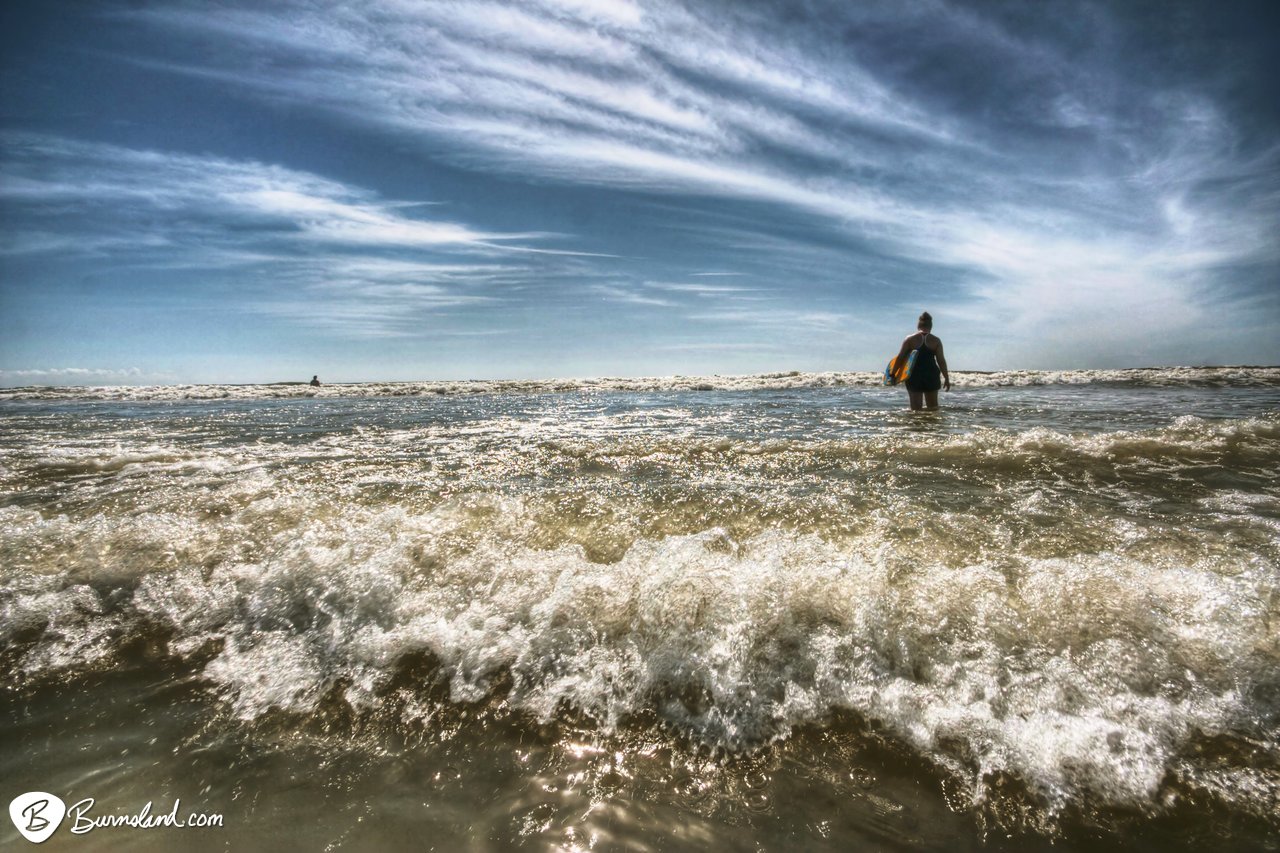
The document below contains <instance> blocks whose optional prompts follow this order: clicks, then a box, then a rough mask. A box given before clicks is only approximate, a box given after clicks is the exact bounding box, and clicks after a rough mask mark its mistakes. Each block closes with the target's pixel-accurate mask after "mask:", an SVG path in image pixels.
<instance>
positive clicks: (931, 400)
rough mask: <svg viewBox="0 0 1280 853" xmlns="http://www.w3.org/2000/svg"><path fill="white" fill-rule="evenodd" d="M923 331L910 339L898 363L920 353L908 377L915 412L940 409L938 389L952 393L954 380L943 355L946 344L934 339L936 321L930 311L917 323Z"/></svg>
mask: <svg viewBox="0 0 1280 853" xmlns="http://www.w3.org/2000/svg"><path fill="white" fill-rule="evenodd" d="M916 328H917V329H919V331H918V332H916V333H915V334H914V335H907V337H906V339H905V340H903V342H902V349H901V350H899V352H898V358H897V361H898V363H901V362H902V360H903V359H905V358H909V357H910V356H911V352H912V350H918V351H919V352H917V354H916V363H915V366H914V367H912V368H911V375H910V376H908V377H907V382H906V385H907V398H908V399H909V400H910V401H911V408H912V409H936V408H938V388H940V387H941V388H945V389H946V390H948V391H950V390H951V377H950V375H948V373H947V360H946V358H945V357H944V356H943V355H942V341H941V340H940V339H939V338H937V337H936V336H934V335H933V334H931V333H932V331H933V317H931V316H929V312H928V311H926V312H924V313H923V314H921V315H920V320H919V321H918V322H917V323H916Z"/></svg>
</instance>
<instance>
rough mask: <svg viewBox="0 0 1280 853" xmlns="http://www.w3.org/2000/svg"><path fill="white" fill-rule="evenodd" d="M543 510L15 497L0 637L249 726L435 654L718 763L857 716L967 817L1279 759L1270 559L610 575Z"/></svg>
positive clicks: (28, 651)
mask: <svg viewBox="0 0 1280 853" xmlns="http://www.w3.org/2000/svg"><path fill="white" fill-rule="evenodd" d="M534 523H535V520H534V518H533V514H532V513H530V512H529V510H528V508H527V507H525V506H523V505H522V502H521V501H520V500H518V499H515V498H489V499H488V501H487V507H486V508H484V509H480V508H478V507H476V506H475V505H472V506H471V507H470V508H466V507H464V506H461V505H459V504H456V503H446V504H443V505H440V506H438V507H436V508H434V509H432V510H430V511H426V512H421V513H419V512H411V511H409V510H407V509H406V508H405V507H402V506H396V507H390V508H372V507H364V508H361V507H350V506H349V507H346V508H345V509H344V511H342V512H340V513H335V512H331V511H328V510H326V509H324V508H318V507H316V506H315V504H314V503H313V502H312V501H310V500H308V499H306V498H305V497H304V496H289V495H287V494H286V495H278V496H276V497H272V498H261V499H259V500H254V501H251V502H249V503H248V504H247V505H246V506H245V507H244V508H243V509H242V510H241V511H240V512H239V513H237V514H235V515H233V516H231V517H229V518H226V519H224V520H222V521H220V522H218V523H216V524H215V523H206V524H203V525H199V524H193V523H192V519H191V517H190V516H184V515H181V514H178V513H150V514H141V515H139V514H131V515H129V516H127V517H123V518H115V519H97V520H95V521H93V522H91V523H88V524H85V523H82V522H75V521H73V520H71V519H68V518H65V517H55V518H45V517H44V516H42V515H41V514H40V513H37V512H34V511H29V510H20V509H17V508H12V507H11V508H7V509H3V510H0V531H3V534H4V535H3V541H0V547H2V548H3V549H4V551H5V552H6V553H7V554H8V555H9V556H10V557H11V560H10V561H9V562H8V563H7V568H6V570H5V572H4V574H3V581H2V582H0V617H2V618H0V626H2V627H0V639H2V640H3V646H4V647H5V649H6V658H7V660H8V661H9V668H10V675H11V676H12V677H16V678H18V679H19V680H21V681H30V680H31V679H39V678H41V677H44V676H49V675H54V674H57V673H59V672H62V671H66V670H75V669H79V668H84V667H90V666H104V665H108V666H109V665H110V662H111V660H112V658H113V655H115V654H116V653H117V652H118V650H119V649H120V648H121V647H122V646H126V645H128V644H130V643H138V642H147V643H152V644H159V645H161V646H163V647H165V648H166V649H167V654H169V655H173V656H176V657H177V658H179V659H184V660H188V661H189V662H191V664H192V665H193V666H195V667H197V669H198V671H199V672H200V674H201V676H202V678H203V679H205V680H206V681H207V683H208V684H209V685H210V686H211V688H212V689H213V690H214V691H215V692H216V693H217V694H218V695H219V696H221V697H222V698H223V699H224V700H225V701H226V703H227V705H228V707H229V708H230V709H231V711H232V713H234V714H235V715H237V716H239V717H241V718H244V719H246V720H253V719H255V718H258V717H260V716H262V715H265V714H268V713H271V712H273V711H286V712H289V713H295V714H307V713H312V712H315V711H316V710H317V709H318V707H319V705H320V703H321V702H322V700H323V699H324V698H325V697H329V696H332V695H334V692H335V691H337V694H338V695H339V696H341V698H342V700H343V701H345V702H346V703H348V704H349V705H350V706H351V707H353V708H355V709H365V710H370V709H376V708H377V707H379V706H380V705H381V704H382V703H383V702H385V701H386V699H387V696H388V691H389V690H390V689H391V685H392V684H393V683H394V682H395V680H396V679H397V678H398V676H399V673H400V668H401V666H402V663H403V662H404V661H406V660H410V659H421V658H423V657H424V656H425V658H427V659H429V660H431V661H433V662H434V664H433V666H434V671H433V673H432V678H433V679H434V680H436V681H439V682H441V683H443V684H446V685H447V695H448V698H449V701H451V702H454V703H460V704H469V703H475V702H478V701H481V700H484V699H486V698H487V697H490V696H492V695H494V694H495V693H499V694H501V695H502V696H503V699H504V701H505V702H507V703H508V704H509V705H510V706H511V707H512V708H514V709H516V710H519V711H521V712H523V713H525V714H528V715H529V716H530V717H532V718H534V719H537V720H553V719H556V718H557V717H558V716H559V715H561V714H563V713H566V712H569V713H572V714H575V715H579V716H582V717H585V718H586V719H589V720H591V721H593V725H595V726H597V727H599V728H600V729H601V730H603V731H606V732H608V731H613V730H616V729H617V728H619V727H620V726H624V725H627V724H628V723H629V722H630V721H633V720H635V719H637V718H644V717H651V718H654V719H657V720H658V721H660V723H661V725H662V726H663V728H664V729H666V730H667V731H670V732H673V733H675V734H676V735H678V736H679V737H682V738H686V739H689V740H691V741H693V742H695V743H699V744H703V745H706V746H709V747H712V748H714V749H719V750H727V751H730V752H733V751H741V750H750V749H754V748H758V747H760V746H762V745H764V744H768V743H770V742H772V741H775V740H778V739H785V738H786V737H788V736H789V734H790V732H791V731H792V730H793V729H794V728H795V727H796V726H801V725H822V724H823V722H824V721H825V720H826V719H827V718H829V717H830V716H831V715H832V714H834V713H839V712H843V711H851V712H854V713H856V714H858V715H860V716H861V717H862V718H864V719H866V720H868V721H870V722H871V723H872V724H873V725H875V726H877V727H879V728H880V729H881V730H882V731H884V732H885V733H886V734H888V735H890V736H892V737H894V738H896V739H898V740H900V741H902V742H904V743H907V744H910V745H911V746H912V747H913V748H914V749H916V750H917V751H919V752H920V754H922V755H923V756H925V757H927V758H928V759H929V760H930V761H932V762H935V763H936V764H938V765H939V766H942V767H945V768H947V769H949V770H950V771H951V772H953V773H955V774H957V775H958V776H960V777H962V778H966V779H969V780H970V782H971V785H972V791H971V795H972V797H973V798H974V799H975V801H977V800H979V799H980V798H981V797H983V796H984V795H985V790H986V788H985V786H986V785H987V784H988V781H989V780H990V779H992V778H995V777H998V776H999V775H1001V774H1007V775H1011V776H1014V777H1016V778H1018V779H1021V780H1022V781H1023V782H1024V783H1025V784H1026V785H1027V786H1028V787H1029V788H1030V789H1031V790H1033V791H1034V792H1035V793H1036V794H1037V795H1038V796H1039V797H1041V798H1043V800H1044V801H1045V802H1047V803H1049V804H1050V808H1051V809H1057V808H1062V807H1065V806H1066V805H1068V804H1071V803H1077V802H1080V801H1082V800H1085V801H1092V802H1098V803H1102V804H1104V805H1112V806H1124V807H1136V808H1139V809H1151V808H1156V807H1157V806H1158V800H1159V794H1160V791H1161V789H1162V785H1163V784H1164V780H1165V779H1166V777H1167V776H1168V774H1170V773H1179V772H1183V771H1184V770H1185V768H1186V767H1188V766H1190V765H1189V764H1188V762H1190V761H1192V760H1193V755H1192V754H1191V753H1192V752H1193V750H1192V746H1193V744H1195V743H1196V742H1197V741H1198V740H1199V739H1201V738H1204V737H1235V738H1243V739H1246V740H1247V741H1248V742H1249V743H1252V744H1263V745H1264V746H1263V748H1264V749H1268V750H1270V753H1271V759H1270V760H1273V761H1274V760H1280V754H1276V753H1277V749H1276V744H1277V742H1278V741H1277V735H1278V731H1277V724H1278V723H1280V720H1278V719H1277V712H1276V708H1274V707H1270V706H1268V704H1267V703H1268V699H1267V697H1268V696H1271V695H1275V692H1276V690H1277V689H1280V677H1278V676H1277V673H1280V638H1277V636H1276V634H1275V632H1274V629H1273V626H1274V624H1275V620H1276V619H1277V618H1280V612H1277V610H1276V600H1275V596H1274V594H1273V590H1274V583H1275V576H1274V572H1275V566H1274V564H1273V563H1271V562H1269V561H1268V560H1266V559H1264V558H1262V557H1261V556H1254V557H1245V556H1243V555H1242V553H1240V552H1238V551H1235V552H1233V551H1228V552H1226V553H1225V554H1224V553H1222V549H1221V547H1217V548H1213V547H1206V548H1204V549H1203V550H1202V552H1201V555H1200V556H1198V557H1187V556H1185V555H1184V556H1170V555H1167V554H1161V553H1153V554H1152V555H1151V556H1150V557H1149V558H1147V559H1143V558H1140V557H1135V556H1134V555H1133V554H1126V553H1121V552H1119V551H1111V550H1100V551H1097V552H1094V553H1077V554H1074V555H1070V556H1064V557H1055V558H1045V557H1036V556H1032V555H1029V554H1023V553H1017V552H1016V551H1014V552H1007V553H1004V554H1002V555H999V556H992V557H990V558H987V559H982V560H978V561H971V562H968V563H963V564H955V565H952V564H948V563H945V562H939V561H938V560H936V559H929V558H927V557H922V556H920V555H917V556H914V557H912V558H910V559H908V558H907V557H905V556H904V555H903V554H902V553H901V552H900V551H899V550H898V549H895V548H891V547H887V545H888V543H887V542H886V541H884V540H877V539H876V538H875V536H874V534H868V535H869V536H871V540H870V541H863V542H859V543H847V542H846V543H838V542H832V541H828V540H826V539H824V538H822V537H819V536H816V535H813V534H806V533H800V532H794V531H786V530H776V529H775V530H766V531H764V532H761V533H759V534H757V535H754V536H752V537H750V538H745V539H738V538H735V537H734V536H733V535H732V534H731V533H730V532H729V531H728V530H726V529H722V528H710V529H705V530H702V531H698V532H695V533H691V534H687V535H673V536H666V537H662V538H659V539H637V540H635V541H633V542H632V544H631V545H630V546H629V547H628V548H627V549H626V550H625V552H624V553H622V554H621V555H620V556H619V557H618V558H617V559H614V560H611V561H607V562H602V561H599V560H595V559H592V558H591V557H590V556H589V555H588V553H587V551H586V550H585V549H584V548H582V547H581V546H578V545H573V544H561V545H558V546H555V547H549V548H539V547H535V546H532V545H531V544H529V542H530V541H531V540H536V536H532V535H530V531H528V530H527V529H525V528H527V527H529V526H530V525H531V524H534ZM246 536H247V537H248V539H247V540H246ZM877 542H879V543H880V544H879V545H877ZM15 543H20V544H15ZM926 553H927V552H926ZM12 558H16V559H12ZM427 687H428V685H425V684H424V685H422V689H424V690H425V689H427ZM412 707H416V706H413V705H412V704H411V705H409V706H406V708H410V709H411V708H412ZM405 713H411V711H409V710H407V711H405ZM1268 745H1269V746H1268ZM1248 770H1249V768H1247V767H1246V768H1242V769H1241V770H1240V772H1241V774H1244V775H1247V772H1248ZM1219 771H1220V772H1229V771H1230V768H1228V769H1227V770H1226V771H1223V770H1222V769H1221V768H1219ZM1244 775H1242V776H1241V778H1242V779H1244ZM1255 775H1256V774H1255ZM1250 778H1252V777H1250ZM1255 781H1256V780H1255ZM1264 793H1267V792H1264ZM1276 793H1277V792H1276V791H1269V795H1271V796H1275V795H1276Z"/></svg>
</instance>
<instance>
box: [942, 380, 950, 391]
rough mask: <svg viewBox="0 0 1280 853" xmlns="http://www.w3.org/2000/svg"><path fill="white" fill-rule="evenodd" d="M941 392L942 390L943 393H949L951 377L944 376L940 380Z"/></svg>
mask: <svg viewBox="0 0 1280 853" xmlns="http://www.w3.org/2000/svg"><path fill="white" fill-rule="evenodd" d="M942 390H943V391H950V390H951V377H949V376H944V377H943V378H942Z"/></svg>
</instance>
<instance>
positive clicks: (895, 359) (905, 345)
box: [893, 335, 913, 370]
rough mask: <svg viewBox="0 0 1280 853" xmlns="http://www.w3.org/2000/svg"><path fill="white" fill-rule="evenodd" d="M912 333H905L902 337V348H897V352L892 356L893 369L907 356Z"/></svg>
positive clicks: (909, 350)
mask: <svg viewBox="0 0 1280 853" xmlns="http://www.w3.org/2000/svg"><path fill="white" fill-rule="evenodd" d="M912 337H913V336H912V335H907V336H906V337H905V338H903V339H902V349H900V350H898V354H897V355H895V356H894V357H893V369H894V370H897V369H898V365H899V364H902V360H903V359H904V358H906V357H907V353H909V352H911V338H912Z"/></svg>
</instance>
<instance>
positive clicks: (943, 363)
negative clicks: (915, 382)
mask: <svg viewBox="0 0 1280 853" xmlns="http://www.w3.org/2000/svg"><path fill="white" fill-rule="evenodd" d="M934 355H935V356H937V358H938V369H939V370H941V371H942V387H943V388H944V389H945V390H947V391H950V390H951V376H950V375H949V374H948V373H947V359H946V356H944V355H943V354H942V338H938V351H937V352H936V353H934Z"/></svg>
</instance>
